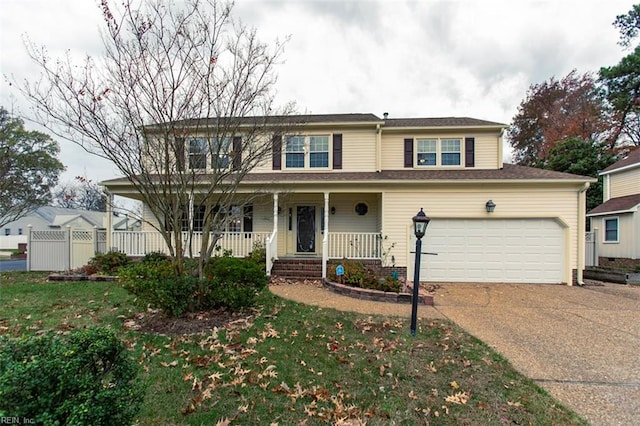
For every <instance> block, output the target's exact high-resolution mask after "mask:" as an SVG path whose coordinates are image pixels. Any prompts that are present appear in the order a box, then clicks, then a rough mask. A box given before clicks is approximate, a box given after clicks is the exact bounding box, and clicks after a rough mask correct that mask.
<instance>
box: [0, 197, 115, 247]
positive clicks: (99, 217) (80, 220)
mask: <svg viewBox="0 0 640 426" xmlns="http://www.w3.org/2000/svg"><path fill="white" fill-rule="evenodd" d="M106 222H107V218H106V213H105V212H95V211H88V210H80V209H66V208H63V207H52V206H43V207H39V208H37V209H36V210H35V211H34V212H33V213H31V214H28V215H26V216H24V217H22V218H20V219H18V220H15V221H13V222H9V223H7V224H6V225H4V226H3V227H2V228H0V249H17V248H18V244H21V243H26V242H27V234H28V232H29V226H31V229H32V230H34V231H46V230H54V229H65V228H66V227H70V228H72V229H76V230H79V229H93V228H99V229H103V228H104V227H105V226H106Z"/></svg>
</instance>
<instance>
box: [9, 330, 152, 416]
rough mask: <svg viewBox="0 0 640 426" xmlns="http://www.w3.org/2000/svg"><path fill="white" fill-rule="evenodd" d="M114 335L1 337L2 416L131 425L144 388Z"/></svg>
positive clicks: (80, 333) (86, 332)
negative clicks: (137, 381)
mask: <svg viewBox="0 0 640 426" xmlns="http://www.w3.org/2000/svg"><path fill="white" fill-rule="evenodd" d="M137 372H138V368H137V365H136V364H135V363H134V362H133V361H131V360H130V359H129V357H128V354H127V350H126V348H125V346H124V344H123V343H122V342H120V341H119V340H118V339H117V338H116V337H115V335H114V333H113V332H112V331H110V330H107V329H101V328H94V329H87V330H82V331H75V332H72V333H71V334H69V335H68V336H64V337H63V336H56V335H51V334H47V335H44V336H39V337H26V338H25V337H23V338H20V339H0V416H12V417H24V418H29V419H33V420H34V423H36V424H49V425H53V424H65V425H112V424H131V423H132V421H133V418H134V417H135V416H136V414H137V413H138V411H139V409H140V404H141V403H142V399H143V390H142V388H141V387H140V386H139V385H138V384H137V383H136V375H137Z"/></svg>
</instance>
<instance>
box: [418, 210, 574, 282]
mask: <svg viewBox="0 0 640 426" xmlns="http://www.w3.org/2000/svg"><path fill="white" fill-rule="evenodd" d="M410 244H411V245H410V247H411V249H410V251H412V252H413V251H415V237H413V235H412V239H411V243H410ZM422 252H423V253H424V252H431V253H438V255H437V256H431V255H424V254H423V255H422V259H421V262H420V264H421V273H420V281H436V282H496V283H498V282H505V283H561V282H563V269H564V268H563V267H564V236H563V231H562V228H561V227H560V225H559V224H558V223H557V222H556V221H554V220H550V219H506V220H505V219H495V220H484V219H432V220H431V222H430V223H429V227H428V228H427V234H426V236H425V237H424V238H423V239H422ZM409 259H410V261H409V263H410V264H409V269H408V275H409V279H410V280H412V279H413V271H414V270H413V263H414V259H415V255H414V254H413V253H411V254H410V255H409Z"/></svg>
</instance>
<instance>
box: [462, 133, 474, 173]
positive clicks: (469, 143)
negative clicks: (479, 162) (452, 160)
mask: <svg viewBox="0 0 640 426" xmlns="http://www.w3.org/2000/svg"><path fill="white" fill-rule="evenodd" d="M475 150H476V138H464V166H465V167H475V165H476V159H475Z"/></svg>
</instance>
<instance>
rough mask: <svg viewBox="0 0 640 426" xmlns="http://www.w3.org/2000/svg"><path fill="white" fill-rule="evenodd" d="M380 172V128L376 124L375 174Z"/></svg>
mask: <svg viewBox="0 0 640 426" xmlns="http://www.w3.org/2000/svg"><path fill="white" fill-rule="evenodd" d="M381 170H382V127H381V126H380V125H379V124H376V172H379V171H381Z"/></svg>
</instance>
